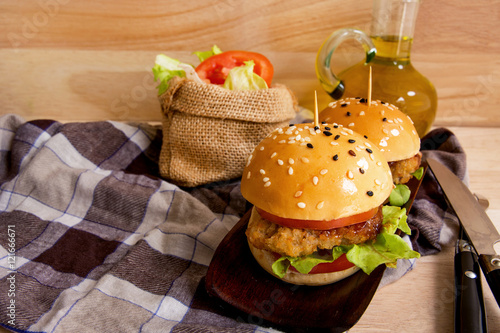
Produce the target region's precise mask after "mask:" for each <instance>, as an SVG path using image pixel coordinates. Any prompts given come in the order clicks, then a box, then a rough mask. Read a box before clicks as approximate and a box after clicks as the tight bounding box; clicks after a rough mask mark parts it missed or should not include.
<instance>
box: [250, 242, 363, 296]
mask: <svg viewBox="0 0 500 333" xmlns="http://www.w3.org/2000/svg"><path fill="white" fill-rule="evenodd" d="M248 246H249V247H250V251H251V252H252V254H253V256H254V257H255V259H256V260H257V262H258V263H259V265H261V266H262V268H264V269H265V270H266V271H267V272H268V273H270V274H272V275H273V276H275V277H276V278H278V279H280V280H283V281H285V282H288V283H292V284H298V285H307V286H323V285H326V284H330V283H334V282H337V281H340V280H342V279H345V278H346V277H349V276H351V275H353V274H354V273H356V272H357V271H358V270H359V267H357V266H353V267H350V268H348V269H345V270H343V271H338V272H332V273H319V274H302V273H298V272H293V271H291V270H288V271H287V272H286V274H285V276H284V277H282V278H280V277H279V276H277V275H276V274H274V272H273V269H272V265H273V263H274V262H275V261H276V259H275V258H274V256H273V254H272V253H271V252H269V251H266V250H260V249H258V248H256V247H255V246H253V245H252V244H251V243H248Z"/></svg>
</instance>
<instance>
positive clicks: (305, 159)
mask: <svg viewBox="0 0 500 333" xmlns="http://www.w3.org/2000/svg"><path fill="white" fill-rule="evenodd" d="M301 160H302V162H304V163H309V159H308V158H307V157H302V159H301Z"/></svg>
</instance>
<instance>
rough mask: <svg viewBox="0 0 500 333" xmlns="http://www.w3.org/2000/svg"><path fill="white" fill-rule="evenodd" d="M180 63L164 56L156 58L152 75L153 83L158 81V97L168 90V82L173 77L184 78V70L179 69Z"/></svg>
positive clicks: (160, 55)
mask: <svg viewBox="0 0 500 333" xmlns="http://www.w3.org/2000/svg"><path fill="white" fill-rule="evenodd" d="M180 64H181V62H180V61H179V60H177V59H174V58H170V57H167V56H166V55H164V54H159V55H157V56H156V60H155V66H154V67H153V74H154V79H155V81H160V84H159V85H158V87H157V88H158V95H161V94H163V93H164V92H165V91H167V89H168V81H169V80H170V79H171V78H173V77H174V76H180V77H186V72H185V70H184V69H182V68H181V67H179V65H180Z"/></svg>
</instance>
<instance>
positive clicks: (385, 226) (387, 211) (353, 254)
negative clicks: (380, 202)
mask: <svg viewBox="0 0 500 333" xmlns="http://www.w3.org/2000/svg"><path fill="white" fill-rule="evenodd" d="M382 213H383V216H384V217H383V220H382V231H381V233H380V234H379V235H378V236H377V238H376V239H375V240H373V241H368V242H366V243H363V244H357V245H348V246H336V247H334V248H333V249H332V252H331V254H329V255H328V256H319V255H318V253H316V252H315V253H313V254H311V255H308V256H303V257H297V258H294V257H287V256H283V257H281V258H279V259H278V260H276V261H275V262H274V264H273V265H272V269H273V272H274V273H275V274H276V275H277V276H279V277H281V278H282V277H283V276H285V274H286V271H287V270H288V268H289V267H290V266H293V267H295V268H296V269H297V271H299V272H300V273H303V274H307V273H309V272H310V271H311V269H312V268H313V267H314V266H316V265H317V264H319V263H324V262H329V263H330V262H333V261H334V260H335V259H337V258H338V257H340V256H341V255H342V254H343V253H345V254H346V256H347V259H348V260H349V261H350V262H352V263H353V264H355V265H356V266H358V267H360V268H361V269H362V270H363V271H364V272H365V273H367V274H370V273H371V272H372V271H373V270H374V269H375V268H376V267H377V266H379V265H381V264H386V265H387V266H389V267H395V265H396V262H397V260H398V259H411V258H419V257H420V254H419V253H418V252H416V251H413V250H412V249H411V247H410V246H409V245H408V244H407V243H406V242H405V241H404V240H403V239H402V238H401V237H399V236H398V235H395V232H396V230H397V229H400V230H401V231H403V232H405V233H407V234H411V230H410V227H409V226H408V224H407V222H406V218H407V216H406V209H404V208H403V209H402V208H400V207H395V206H384V207H382Z"/></svg>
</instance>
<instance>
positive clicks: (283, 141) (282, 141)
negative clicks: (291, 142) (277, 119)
mask: <svg viewBox="0 0 500 333" xmlns="http://www.w3.org/2000/svg"><path fill="white" fill-rule="evenodd" d="M278 143H286V140H281V141H278Z"/></svg>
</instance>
